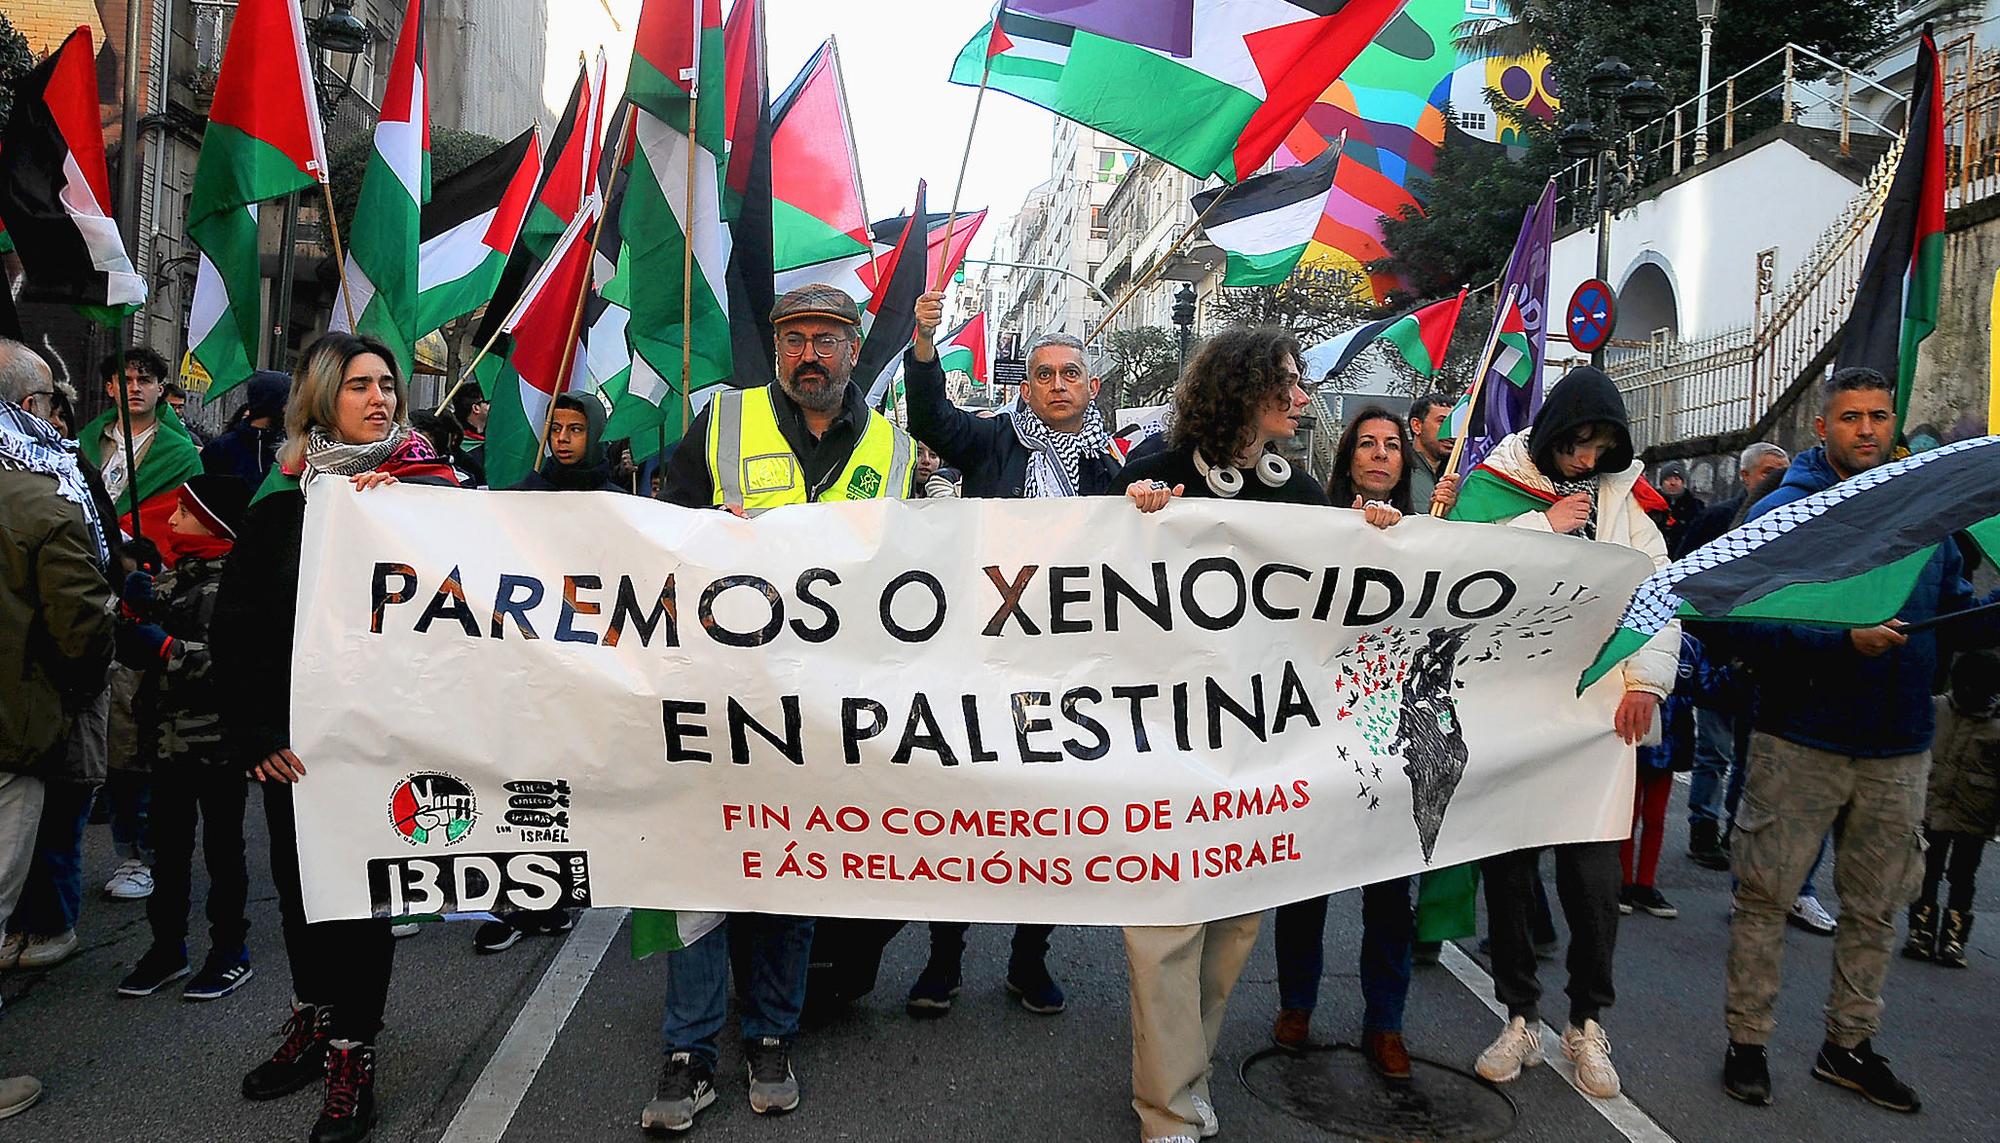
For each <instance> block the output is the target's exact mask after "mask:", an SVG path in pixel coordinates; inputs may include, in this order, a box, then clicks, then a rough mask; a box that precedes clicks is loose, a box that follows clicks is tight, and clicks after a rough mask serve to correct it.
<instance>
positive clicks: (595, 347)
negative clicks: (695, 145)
mask: <svg viewBox="0 0 2000 1143" xmlns="http://www.w3.org/2000/svg"><path fill="white" fill-rule="evenodd" d="M625 106H626V105H625V104H620V115H619V118H618V122H619V123H621V124H624V125H625V132H626V133H628V134H629V133H630V131H631V125H630V118H629V115H627V114H626V113H625V111H624V108H625ZM614 150H619V151H622V152H623V155H624V156H626V157H627V160H628V161H626V162H625V163H624V164H623V165H621V166H619V167H617V168H615V169H614V170H613V171H612V172H611V178H610V185H611V197H610V198H609V199H607V200H606V201H605V204H604V230H603V233H602V235H601V236H600V237H599V238H598V241H597V257H596V260H595V269H594V270H593V271H592V278H593V279H594V281H595V282H596V286H595V288H594V290H593V292H592V293H591V296H590V299H589V301H587V302H586V303H585V306H584V311H583V312H584V328H583V342H584V365H585V369H584V377H583V379H582V380H581V381H580V382H579V384H580V385H582V386H583V387H586V388H589V389H592V390H594V391H595V392H596V393H597V395H598V396H600V397H602V398H604V401H605V403H606V404H607V405H609V406H610V407H611V418H610V420H609V421H608V422H606V424H605V428H604V437H605V439H606V440H619V439H629V440H630V441H631V442H632V456H633V459H635V460H639V461H643V460H646V459H648V458H650V457H652V456H654V455H655V454H657V453H658V452H659V451H660V449H661V448H662V447H663V445H662V443H661V440H660V437H661V433H660V428H661V421H660V408H661V406H662V405H663V404H665V403H666V400H667V398H668V397H669V396H670V395H671V394H672V392H673V389H672V387H671V386H670V385H669V384H668V382H667V379H666V378H665V377H662V376H660V375H659V373H657V372H655V371H654V369H653V368H652V366H650V365H648V364H647V363H646V361H645V359H643V358H635V357H634V356H633V355H632V346H631V339H630V337H629V332H628V331H629V328H630V326H631V322H632V248H631V246H630V245H628V244H627V243H626V242H625V240H624V236H623V234H622V233H621V232H620V230H619V218H620V216H621V215H623V214H624V204H625V189H626V187H628V186H629V185H630V184H631V170H632V167H631V163H630V162H629V156H630V154H631V143H630V142H629V141H627V142H626V143H625V144H624V146H623V147H622V148H615V149H614Z"/></svg>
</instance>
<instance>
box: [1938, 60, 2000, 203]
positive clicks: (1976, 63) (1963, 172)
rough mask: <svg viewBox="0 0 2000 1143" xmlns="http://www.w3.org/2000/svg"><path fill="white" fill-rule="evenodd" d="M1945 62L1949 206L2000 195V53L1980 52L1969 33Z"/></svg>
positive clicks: (1945, 133)
mask: <svg viewBox="0 0 2000 1143" xmlns="http://www.w3.org/2000/svg"><path fill="white" fill-rule="evenodd" d="M1938 52H1939V54H1940V55H1942V56H1943V57H1944V61H1945V69H1944V92H1945V121H1944V136H1945V155H1946V162H1947V164H1948V171H1949V173H1948V182H1947V185H1946V187H1945V206H1946V208H1947V209H1954V210H1955V209H1957V208H1959V207H1962V206H1967V205H1969V204H1971V203H1974V202H1978V201H1979V200H1980V199H1984V198H1989V197H1991V196H1993V195H1994V194H2000V49H1989V50H1986V51H1980V50H1979V45H1978V43H1977V42H1976V41H1975V40H1974V38H1973V34H1972V33H1970V32H1968V33H1966V34H1965V35H1963V36H1960V37H1959V38H1958V39H1955V40H1952V41H1951V42H1950V43H1947V44H1945V45H1944V46H1942V47H1940V48H1939V49H1938Z"/></svg>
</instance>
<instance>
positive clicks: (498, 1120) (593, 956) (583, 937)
mask: <svg viewBox="0 0 2000 1143" xmlns="http://www.w3.org/2000/svg"><path fill="white" fill-rule="evenodd" d="M625 913H626V910H624V909H587V910H585V911H584V913H583V916H582V918H581V919H580V920H578V921H577V923H576V928H575V929H573V930H571V931H570V934H569V940H567V941H565V942H564V943H563V947H562V951H561V952H558V953H557V954H556V958H555V959H554V960H552V961H550V962H549V967H548V969H547V970H546V971H545V972H543V973H542V979H541V982H540V983H539V984H536V985H535V991H534V992H533V993H531V994H530V995H529V996H528V1002H527V1003H526V1004H523V1005H522V1006H521V1011H520V1013H519V1014H518V1015H516V1016H515V1017H514V1023H513V1026H512V1027H509V1028H508V1029H507V1034H506V1036H504V1037H502V1038H501V1040H500V1046H499V1047H498V1048H495V1049H494V1050H493V1058H492V1059H490V1060H488V1061H486V1067H485V1069H484V1070H482V1071H481V1072H480V1073H479V1078H478V1079H477V1080H475V1081H473V1084H472V1090H470V1091H468V1092H466V1093H465V1101H464V1102H463V1103H461V1104H459V1107H458V1114H457V1115H454V1116H452V1119H451V1126H449V1127H446V1128H445V1130H444V1135H443V1137H442V1138H440V1139H439V1140H438V1143H499V1140H500V1138H501V1137H502V1136H504V1135H506V1134H507V1127H508V1125H509V1124H511V1123H512V1122H513V1121H514V1113H515V1112H516V1111H519V1110H520V1108H521V1100H522V1099H523V1098H525V1097H526V1096H527V1094H528V1088H529V1086H530V1085H532V1084H533V1083H534V1082H535V1073H537V1072H539V1071H541V1070H542V1064H543V1062H544V1061H546V1060H547V1059H548V1057H549V1049H550V1048H551V1047H553V1046H554V1045H555V1042H556V1036H557V1035H558V1034H559V1033H560V1032H561V1031H562V1027H563V1024H564V1022H565V1021H567V1020H568V1019H569V1014H570V1013H571V1012H572V1011H573V1010H575V1008H576V1001H577V998H578V997H580V996H582V995H583V990H584V986H586V985H588V984H589V983H590V977H591V974H593V973H595V972H596V971H597V966H598V963H599V962H601V961H602V960H603V959H604V950H605V949H607V948H609V947H610V946H611V939H612V938H613V937H615V936H617V935H618V926H619V925H621V924H623V923H624V921H625Z"/></svg>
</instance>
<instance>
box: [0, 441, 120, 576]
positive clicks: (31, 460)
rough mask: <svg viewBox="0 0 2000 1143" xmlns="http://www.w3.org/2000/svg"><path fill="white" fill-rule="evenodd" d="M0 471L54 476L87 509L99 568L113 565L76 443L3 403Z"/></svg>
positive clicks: (69, 498)
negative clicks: (6, 469)
mask: <svg viewBox="0 0 2000 1143" xmlns="http://www.w3.org/2000/svg"><path fill="white" fill-rule="evenodd" d="M0 468H10V469H13V470H15V471H17V472H39V473H41V474H42V475H43V476H51V477H54V478H55V482H56V489H57V490H58V491H59V492H60V493H61V494H62V498H63V499H64V500H67V501H69V502H70V503H72V504H75V505H77V506H78V507H80V508H82V509H83V519H84V522H85V523H86V524H88V525H89V526H90V536H91V541H92V543H93V544H94V545H95V546H96V548H97V559H98V563H99V565H100V566H102V567H109V566H110V565H111V553H110V552H108V551H106V550H105V547H104V524H103V521H102V520H101V519H99V517H98V515H97V501H96V500H94V499H93V498H92V497H91V495H90V485H89V484H88V483H86V482H85V480H84V479H83V470H82V469H81V468H79V467H78V466H77V459H76V443H75V442H74V441H66V440H64V439H63V438H62V434H61V433H58V432H56V429H55V426H54V425H51V424H49V423H48V422H47V421H45V420H43V419H41V418H40V417H37V416H36V415H34V414H33V413H30V412H28V411H27V410H26V409H23V408H22V407H20V406H19V405H16V404H14V403H13V402H11V401H0Z"/></svg>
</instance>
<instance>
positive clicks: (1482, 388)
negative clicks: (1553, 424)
mask: <svg viewBox="0 0 2000 1143" xmlns="http://www.w3.org/2000/svg"><path fill="white" fill-rule="evenodd" d="M1520 288H1521V284H1520V283H1519V282H1516V283H1514V284H1513V285H1511V286H1508V287H1507V300H1506V301H1505V302H1504V303H1502V305H1501V307H1500V308H1499V309H1497V310H1494V311H1493V328H1492V329H1490V330H1488V331H1486V348H1485V349H1483V350H1481V351H1480V353H1479V370H1478V372H1476V373H1474V374H1473V375H1472V388H1471V390H1469V391H1468V392H1467V394H1466V406H1467V407H1468V408H1469V409H1471V410H1472V413H1471V414H1470V415H1468V416H1467V417H1466V423H1465V428H1466V431H1464V432H1461V433H1459V434H1458V439H1457V440H1455V441H1452V442H1451V459H1449V460H1447V461H1445V465H1444V471H1445V475H1446V476H1450V475H1452V474H1453V473H1456V472H1457V471H1458V462H1459V461H1460V460H1461V459H1463V458H1464V456H1465V438H1467V437H1469V436H1471V435H1472V432H1471V429H1472V417H1473V416H1477V415H1478V413H1479V400H1480V398H1481V397H1482V396H1484V395H1485V392H1486V374H1487V373H1489V372H1491V371H1492V369H1493V354H1494V353H1495V351H1497V350H1498V349H1499V347H1500V323H1501V322H1503V321H1505V320H1507V311H1508V310H1509V309H1511V308H1512V307H1513V305H1514V295H1515V293H1516V292H1518V291H1519V290H1520ZM1444 513H1445V509H1444V507H1443V506H1442V505H1439V504H1432V505H1431V515H1433V516H1437V517H1440V518H1442V517H1443V516H1444Z"/></svg>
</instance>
